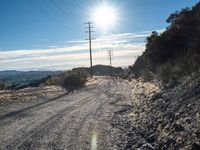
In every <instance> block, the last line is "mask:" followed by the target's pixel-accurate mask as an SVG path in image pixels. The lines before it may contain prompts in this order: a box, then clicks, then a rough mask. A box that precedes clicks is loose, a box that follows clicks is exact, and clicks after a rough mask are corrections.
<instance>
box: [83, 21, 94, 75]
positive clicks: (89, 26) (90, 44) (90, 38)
mask: <svg viewBox="0 0 200 150" xmlns="http://www.w3.org/2000/svg"><path fill="white" fill-rule="evenodd" d="M85 24H87V25H88V26H87V27H86V28H87V29H88V30H87V31H85V32H86V33H88V36H89V39H86V40H88V41H89V49H90V71H91V72H90V75H91V77H92V76H93V70H92V40H93V39H94V38H92V35H91V33H92V32H94V31H92V30H91V29H92V28H93V27H92V26H91V24H92V23H91V22H87V23H85Z"/></svg>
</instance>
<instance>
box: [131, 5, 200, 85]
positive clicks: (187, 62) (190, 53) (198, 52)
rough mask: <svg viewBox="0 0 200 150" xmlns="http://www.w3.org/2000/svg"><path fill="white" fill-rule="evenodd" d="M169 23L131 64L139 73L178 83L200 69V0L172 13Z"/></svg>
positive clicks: (151, 39)
mask: <svg viewBox="0 0 200 150" xmlns="http://www.w3.org/2000/svg"><path fill="white" fill-rule="evenodd" d="M167 23H169V26H168V27H167V29H166V30H165V31H164V32H163V33H161V34H158V33H157V32H156V31H153V32H152V34H151V36H149V37H148V38H147V43H146V50H145V52H144V53H143V54H142V56H141V57H139V58H138V59H137V61H136V62H135V64H134V65H133V66H132V67H131V70H132V73H134V74H135V75H136V76H140V75H142V76H148V77H149V76H150V75H152V74H154V75H156V76H157V77H159V78H160V79H162V81H163V82H165V83H168V82H177V81H178V80H179V79H181V78H182V77H184V76H188V75H190V76H191V75H193V74H194V73H198V72H199V68H200V65H199V63H200V2H199V3H198V4H196V5H195V6H194V7H192V8H184V9H182V10H181V11H176V12H175V13H172V14H171V15H170V16H169V18H168V19H167Z"/></svg>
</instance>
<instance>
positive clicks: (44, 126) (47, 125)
mask: <svg viewBox="0 0 200 150" xmlns="http://www.w3.org/2000/svg"><path fill="white" fill-rule="evenodd" d="M130 93H131V88H130V86H129V85H128V84H127V83H126V82H125V81H123V80H120V79H109V78H106V77H101V79H98V82H97V83H96V84H91V85H89V86H86V87H85V88H83V89H80V90H77V91H73V92H70V93H68V94H64V95H62V96H60V97H57V98H54V99H49V100H41V101H29V102H21V103H19V104H17V103H14V104H10V105H9V104H8V105H4V106H0V149H1V150H14V149H22V150H25V149H27V150H37V149H41V150H43V149H48V150H51V149H56V150H57V149H58V150H76V149H77V150H79V149H83V150H87V149H88V150H89V149H92V150H97V149H98V150H99V149H100V150H101V149H102V150H104V149H123V148H122V147H121V148H120V143H121V142H123V140H124V139H125V138H123V137H120V135H122V134H121V133H120V132H122V131H123V130H120V129H119V128H120V125H119V126H117V125H118V120H116V117H115V115H116V114H118V113H123V112H125V111H127V110H130V109H131V98H130ZM120 139H121V140H122V141H120Z"/></svg>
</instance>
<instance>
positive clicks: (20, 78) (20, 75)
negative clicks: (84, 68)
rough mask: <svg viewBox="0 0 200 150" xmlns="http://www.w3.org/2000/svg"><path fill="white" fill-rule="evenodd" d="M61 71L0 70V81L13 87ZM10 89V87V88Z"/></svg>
mask: <svg viewBox="0 0 200 150" xmlns="http://www.w3.org/2000/svg"><path fill="white" fill-rule="evenodd" d="M60 73H62V72H61V71H27V72H26V71H16V70H7V71H0V82H1V83H5V84H7V85H8V86H12V87H13V89H15V88H17V87H21V86H24V85H27V84H29V83H31V82H32V81H34V80H40V79H42V78H45V77H47V76H49V75H56V74H60ZM11 89H12V88H11Z"/></svg>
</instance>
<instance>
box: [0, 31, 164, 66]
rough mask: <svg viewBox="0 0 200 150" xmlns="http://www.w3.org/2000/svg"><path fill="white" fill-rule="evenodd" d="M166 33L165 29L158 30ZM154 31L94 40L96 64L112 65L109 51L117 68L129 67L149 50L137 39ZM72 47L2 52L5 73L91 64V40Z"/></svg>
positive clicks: (1, 58) (0, 55)
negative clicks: (7, 71)
mask: <svg viewBox="0 0 200 150" xmlns="http://www.w3.org/2000/svg"><path fill="white" fill-rule="evenodd" d="M158 32H162V30H158ZM150 33H151V32H150V31H144V32H139V33H123V34H116V35H110V36H102V37H99V38H97V39H96V40H95V41H93V45H92V48H93V63H94V64H108V60H107V50H109V49H112V50H113V53H114V56H113V57H114V60H113V65H114V66H128V65H131V64H133V63H134V61H135V59H136V58H137V57H138V56H139V55H141V54H142V52H143V51H144V49H145V44H144V42H141V43H136V42H133V41H132V40H134V39H135V38H138V37H143V38H144V39H145V37H146V36H148V35H149V34H150ZM68 43H69V45H70V46H66V47H59V46H57V45H53V46H50V48H48V49H32V50H12V51H0V65H1V70H9V69H16V70H33V68H34V69H41V68H42V69H50V70H55V69H57V70H65V69H71V68H73V67H77V66H88V65H89V50H88V43H87V41H83V40H77V41H69V42H68Z"/></svg>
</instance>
